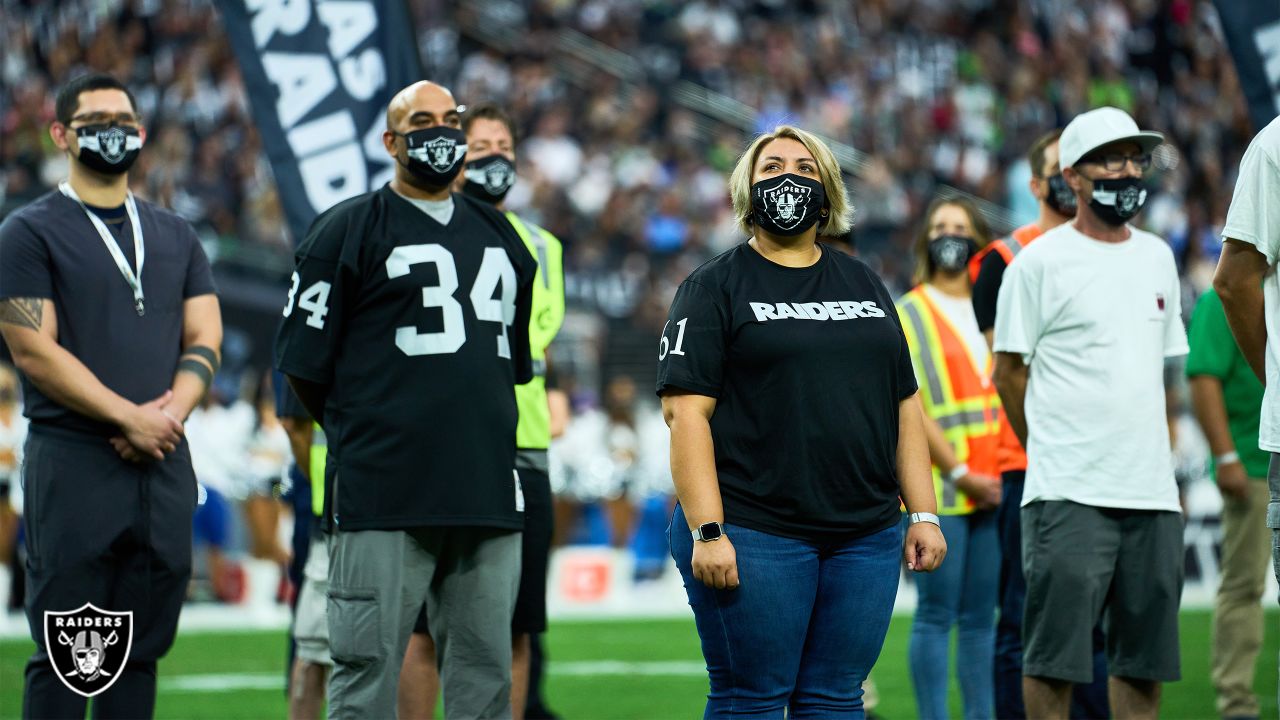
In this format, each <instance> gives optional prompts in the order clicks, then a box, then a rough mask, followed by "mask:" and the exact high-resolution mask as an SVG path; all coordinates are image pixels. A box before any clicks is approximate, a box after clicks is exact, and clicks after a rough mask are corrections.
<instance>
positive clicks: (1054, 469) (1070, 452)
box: [995, 107, 1187, 720]
mask: <svg viewBox="0 0 1280 720" xmlns="http://www.w3.org/2000/svg"><path fill="white" fill-rule="evenodd" d="M1162 140H1163V136H1161V135H1160V134H1159V133H1155V132H1149V131H1142V130H1139V129H1138V125H1137V123H1135V122H1134V121H1133V118H1131V117H1129V115H1128V114H1126V113H1125V112H1123V111H1121V110H1118V109H1116V108H1110V107H1104V108H1099V109H1097V110H1091V111H1089V112H1086V113H1084V114H1082V115H1079V116H1077V117H1076V118H1075V119H1074V120H1072V121H1071V122H1070V123H1069V124H1068V125H1067V127H1066V129H1065V130H1063V132H1062V138H1061V139H1060V140H1059V153H1060V155H1059V158H1060V162H1061V165H1062V174H1063V178H1064V179H1065V180H1066V182H1067V185H1068V186H1070V187H1071V189H1072V191H1073V192H1074V193H1075V196H1076V204H1077V211H1076V217H1075V219H1074V220H1073V221H1072V222H1070V223H1066V224H1063V225H1060V226H1058V227H1056V228H1054V229H1052V230H1050V231H1048V232H1046V233H1045V234H1044V235H1042V236H1041V237H1040V239H1038V240H1037V241H1036V242H1035V243H1034V244H1032V245H1030V246H1028V247H1027V248H1026V249H1025V250H1023V251H1022V252H1020V253H1019V254H1018V255H1017V256H1016V257H1015V258H1014V261H1013V262H1012V263H1010V265H1009V268H1008V270H1007V271H1006V273H1005V278H1004V283H1003V284H1002V286H1001V288H1000V295H999V300H998V301H997V309H996V327H995V351H996V369H995V382H996V387H997V388H998V389H999V391H1000V397H1001V400H1002V401H1003V402H1004V405H1005V408H1006V411H1007V415H1008V417H1009V419H1010V423H1011V424H1012V425H1013V428H1014V431H1015V433H1017V434H1018V436H1019V439H1020V440H1022V442H1023V446H1024V447H1026V449H1027V475H1026V480H1025V484H1024V489H1023V495H1022V563H1023V569H1024V570H1025V572H1026V581H1027V596H1026V610H1025V616H1024V621H1023V640H1024V654H1023V694H1024V699H1025V702H1026V710H1027V717H1034V718H1062V719H1063V720H1065V719H1066V717H1067V715H1068V710H1069V708H1070V699H1071V688H1072V685H1073V684H1074V683H1087V682H1090V681H1091V680H1092V678H1093V648H1092V632H1091V631H1092V629H1093V627H1094V625H1095V623H1096V622H1097V621H1098V618H1099V617H1101V616H1103V613H1104V611H1105V617H1106V620H1105V622H1104V623H1103V624H1104V627H1105V630H1106V634H1107V663H1108V667H1109V670H1110V674H1111V677H1110V681H1109V683H1108V688H1109V694H1110V700H1111V711H1112V713H1113V714H1114V716H1115V717H1149V718H1155V717H1156V715H1157V713H1158V709H1159V698H1160V683H1162V682H1169V681H1173V680H1177V679H1179V677H1180V667H1179V658H1178V603H1179V600H1180V598H1181V594H1182V514H1181V506H1180V505H1179V502H1178V489H1177V485H1176V484H1175V482H1174V479H1173V454H1172V452H1171V449H1170V446H1169V433H1168V428H1167V425H1166V423H1165V391H1164V361H1165V358H1167V357H1172V356H1176V355H1184V354H1186V352H1187V337H1186V332H1185V330H1184V329H1183V326H1182V317H1181V315H1182V314H1181V311H1180V305H1181V303H1180V300H1179V298H1180V292H1179V283H1178V272H1177V268H1176V266H1175V264H1174V259H1173V253H1172V251H1171V250H1170V249H1169V246H1168V244H1167V243H1165V242H1164V241H1163V240H1161V239H1160V238H1159V237H1156V236H1155V235H1152V234H1151V233H1147V232H1144V231H1142V230H1139V229H1137V228H1135V227H1132V226H1130V225H1129V224H1128V221H1129V220H1130V219H1131V218H1133V217H1134V215H1136V214H1137V212H1138V211H1139V210H1140V209H1141V208H1142V204H1143V202H1145V200H1146V196H1147V191H1146V189H1145V188H1144V187H1143V184H1142V175H1143V173H1144V172H1145V171H1146V170H1147V169H1148V168H1150V166H1151V151H1152V150H1153V149H1154V148H1155V147H1156V146H1157V145H1158V144H1159V143H1160V142H1162Z"/></svg>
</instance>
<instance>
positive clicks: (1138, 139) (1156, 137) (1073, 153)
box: [1058, 107, 1164, 168]
mask: <svg viewBox="0 0 1280 720" xmlns="http://www.w3.org/2000/svg"><path fill="white" fill-rule="evenodd" d="M1121 140H1128V141H1131V142H1135V143H1137V144H1138V145H1139V146H1141V147H1142V152H1145V153H1149V152H1151V151H1152V150H1154V149H1155V148H1156V146H1157V145H1159V144H1160V143H1162V142H1164V135H1161V134H1160V133H1158V132H1153V131H1151V130H1139V129H1138V123H1136V122H1134V121H1133V118H1131V117H1129V113H1127V112H1125V111H1123V110H1121V109H1119V108H1113V107H1100V108H1098V109H1096V110H1090V111H1089V112H1085V113H1080V114H1079V115H1077V116H1075V118H1074V119H1073V120H1072V121H1071V122H1069V123H1067V127H1066V129H1065V130H1063V131H1062V138H1061V139H1059V140H1058V165H1059V166H1061V167H1064V168H1068V167H1071V166H1073V165H1075V164H1076V163H1077V162H1079V161H1080V158H1082V157H1084V156H1085V155H1088V154H1089V153H1091V152H1093V151H1094V150H1097V149H1098V148H1100V147H1102V146H1103V145H1109V144H1110V143H1113V142H1118V141H1121Z"/></svg>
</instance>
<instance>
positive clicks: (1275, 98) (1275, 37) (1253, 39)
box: [1214, 0, 1280, 132]
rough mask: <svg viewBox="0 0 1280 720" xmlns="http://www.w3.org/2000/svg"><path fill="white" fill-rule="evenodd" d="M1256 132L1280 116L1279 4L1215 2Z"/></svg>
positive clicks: (1235, 0)
mask: <svg viewBox="0 0 1280 720" xmlns="http://www.w3.org/2000/svg"><path fill="white" fill-rule="evenodd" d="M1214 5H1215V6H1217V8H1218V15H1219V17H1221V18H1222V31H1223V34H1225V35H1226V38H1227V45H1228V47H1230V49H1231V57H1232V59H1234V60H1235V61H1236V74H1237V75H1238V76H1239V77H1240V89H1241V90H1242V91H1243V92H1244V97H1245V100H1247V101H1248V103H1249V119H1250V120H1252V121H1253V129H1254V131H1255V132H1257V131H1259V130H1261V129H1262V128H1264V127H1266V126H1267V125H1268V124H1269V123H1270V122H1271V121H1272V120H1273V119H1275V117H1276V115H1277V114H1278V113H1280V2H1276V1H1274V0H1273V1H1270V2H1264V1H1262V0H1255V1H1254V2H1247V1H1245V0H1215V2H1214Z"/></svg>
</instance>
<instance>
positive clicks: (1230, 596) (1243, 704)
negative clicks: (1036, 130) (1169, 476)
mask: <svg viewBox="0 0 1280 720" xmlns="http://www.w3.org/2000/svg"><path fill="white" fill-rule="evenodd" d="M1188 335H1189V342H1190V344H1191V353H1190V355H1189V356H1188V357H1187V377H1188V378H1189V381H1190V386H1191V404H1192V408H1193V409H1194V410H1195V415H1196V419H1197V420H1198V421H1199V423H1200V427H1201V429H1202V430H1204V434H1205V437H1206V438H1207V439H1208V441H1209V448H1210V450H1211V451H1212V453H1213V470H1214V476H1215V478H1216V479H1217V482H1218V490H1219V491H1220V492H1221V493H1222V529H1223V540H1222V578H1221V584H1220V585H1219V586H1218V594H1217V597H1216V598H1215V601H1214V615H1213V651H1212V652H1213V657H1212V665H1213V672H1212V677H1213V684H1214V687H1215V688H1216V690H1217V694H1218V703H1217V704H1218V714H1219V715H1220V716H1221V717H1223V718H1257V717H1258V713H1259V712H1260V708H1259V706H1258V698H1257V697H1256V696H1254V694H1253V678H1254V669H1255V664H1256V661H1257V658H1258V652H1259V650H1261V648H1262V630H1263V616H1262V602H1261V601H1262V593H1263V591H1264V588H1265V583H1266V573H1267V560H1268V558H1269V553H1270V545H1269V542H1268V540H1269V538H1268V537H1267V523H1266V519H1267V501H1268V499H1269V494H1268V490H1267V482H1266V478H1267V464H1268V462H1269V460H1270V457H1269V456H1268V454H1267V453H1266V452H1265V451H1263V450H1260V449H1259V448H1258V425H1259V417H1260V409H1261V406H1262V394H1263V386H1262V383H1261V382H1259V381H1258V377H1257V376H1256V375H1255V374H1254V373H1253V370H1252V369H1251V368H1250V367H1249V363H1248V362H1247V361H1246V360H1245V357H1244V354H1243V353H1241V352H1240V348H1239V347H1237V346H1236V342H1235V339H1234V338H1233V337H1232V336H1231V328H1229V327H1228V326H1227V318H1226V315H1225V314H1224V312H1223V310H1222V301H1221V300H1220V299H1219V298H1218V294H1217V293H1216V292H1215V291H1214V290H1212V289H1210V290H1209V291H1207V292H1205V294H1204V295H1201V296H1200V300H1199V302H1197V303H1196V308H1195V311H1194V313H1193V314H1192V316H1191V327H1190V330H1189V333H1188Z"/></svg>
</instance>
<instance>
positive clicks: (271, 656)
mask: <svg viewBox="0 0 1280 720" xmlns="http://www.w3.org/2000/svg"><path fill="white" fill-rule="evenodd" d="M910 625H911V620H910V618H909V617H896V618H894V620H893V625H892V627H891V628H890V630H889V638H888V640H887V641H886V642H885V647H884V652H883V653H882V654H881V657H880V662H879V663H878V664H877V665H876V668H875V672H874V673H873V675H872V677H873V678H874V680H875V683H876V685H877V687H878V689H879V693H880V704H879V706H878V707H877V708H876V712H877V713H878V714H879V715H881V716H882V717H885V718H889V719H890V720H897V719H899V718H912V717H915V714H916V713H915V704H914V701H913V699H912V696H911V683H910V679H909V677H908V674H907V633H908V631H909V629H910ZM1278 626H1280V613H1277V612H1270V613H1269V614H1268V615H1267V635H1266V644H1265V647H1264V649H1263V651H1262V661H1261V667H1260V671H1259V673H1258V682H1257V691H1258V694H1259V695H1261V696H1262V702H1263V707H1262V717H1264V718H1274V717H1276V677H1277V667H1276V655H1277V651H1278V650H1280V642H1278V640H1280V638H1278V637H1277V636H1278V635H1280V632H1277V631H1278V630H1280V627H1278ZM31 647H32V645H31V643H29V642H17V641H9V642H4V643H0V718H13V717H18V715H19V712H20V706H21V694H22V693H21V690H22V667H23V665H24V663H25V662H26V658H27V655H28V653H29V652H30V651H31ZM546 647H547V653H548V655H549V657H550V661H551V664H550V667H549V677H548V678H547V682H546V695H547V699H548V704H549V705H550V706H551V707H552V708H553V709H554V710H556V711H557V712H559V713H560V714H561V715H562V716H563V717H564V718H566V720H575V719H576V720H595V719H597V718H599V719H603V718H617V719H619V720H621V719H622V718H655V719H658V718H660V719H663V720H667V719H670V718H695V717H700V716H701V714H702V705H703V700H704V698H705V695H706V691H707V680H706V675H705V670H704V668H703V664H702V657H701V655H700V653H699V651H698V639H697V636H696V635H695V633H694V629H693V622H692V620H691V619H690V620H651V621H643V620H630V621H598V622H554V623H553V624H552V628H551V631H550V633H549V634H548V635H547V638H546ZM283 654H284V642H283V634H282V633H278V632H246V633H192V634H186V635H183V636H180V637H179V638H178V641H177V643H176V644H175V645H174V648H173V650H172V652H170V654H169V656H168V657H167V658H166V659H165V660H164V661H163V662H162V663H161V664H160V674H161V686H160V698H159V702H158V707H157V712H156V715H157V717H160V718H210V719H212V718H255V719H256V718H277V717H284V713H285V703H284V696H283V690H282V687H283V680H282V675H281V672H280V668H281V666H282V663H283ZM1182 676H1183V680H1182V681H1181V682H1178V683H1172V684H1169V685H1166V686H1165V691H1164V702H1163V710H1162V712H1161V717H1164V718H1197V719H1205V718H1213V717H1215V713H1214V708H1213V690H1212V686H1211V685H1210V683H1209V613H1208V612H1206V611H1187V612H1184V613H1183V616H1182ZM951 700H952V701H951V706H952V714H953V715H955V716H956V717H960V704H959V694H958V690H957V689H956V688H955V685H954V682H953V684H952V698H951Z"/></svg>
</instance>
